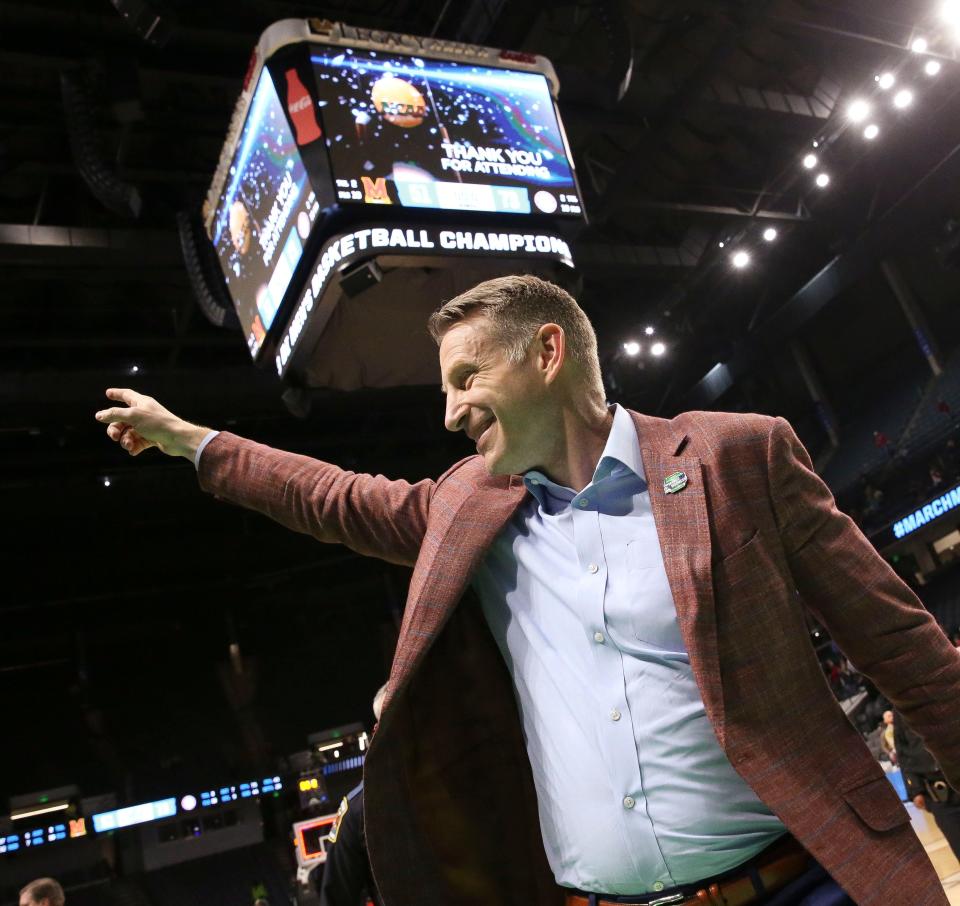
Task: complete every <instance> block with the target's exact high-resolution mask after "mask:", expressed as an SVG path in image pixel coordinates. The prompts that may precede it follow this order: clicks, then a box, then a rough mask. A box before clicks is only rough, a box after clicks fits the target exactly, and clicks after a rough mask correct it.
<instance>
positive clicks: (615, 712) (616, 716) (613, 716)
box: [610, 708, 620, 720]
mask: <svg viewBox="0 0 960 906" xmlns="http://www.w3.org/2000/svg"><path fill="white" fill-rule="evenodd" d="M610 720H620V712H619V711H618V710H617V709H616V708H614V709H613V710H612V711H611V712H610Z"/></svg>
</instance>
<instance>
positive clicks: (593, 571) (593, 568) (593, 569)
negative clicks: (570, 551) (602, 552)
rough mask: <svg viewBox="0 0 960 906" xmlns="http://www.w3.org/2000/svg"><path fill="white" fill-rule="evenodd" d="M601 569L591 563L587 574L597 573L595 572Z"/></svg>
mask: <svg viewBox="0 0 960 906" xmlns="http://www.w3.org/2000/svg"><path fill="white" fill-rule="evenodd" d="M599 569H600V567H599V566H597V564H596V563H591V564H590V565H589V566H588V567H587V572H591V573H595V572H597V570H599Z"/></svg>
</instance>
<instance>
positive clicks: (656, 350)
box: [650, 343, 667, 356]
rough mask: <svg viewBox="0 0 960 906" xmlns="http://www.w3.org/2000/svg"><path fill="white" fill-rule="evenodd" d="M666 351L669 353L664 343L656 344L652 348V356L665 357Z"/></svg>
mask: <svg viewBox="0 0 960 906" xmlns="http://www.w3.org/2000/svg"><path fill="white" fill-rule="evenodd" d="M666 351H667V347H666V346H664V345H663V343H654V344H653V346H651V347H650V354H651V355H657V356H660V355H663V354H664V353H665V352H666Z"/></svg>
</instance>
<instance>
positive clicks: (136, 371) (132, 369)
mask: <svg viewBox="0 0 960 906" xmlns="http://www.w3.org/2000/svg"><path fill="white" fill-rule="evenodd" d="M139 373H140V366H139V365H131V366H130V374H139Z"/></svg>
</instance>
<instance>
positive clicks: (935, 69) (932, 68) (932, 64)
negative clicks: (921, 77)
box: [923, 60, 941, 76]
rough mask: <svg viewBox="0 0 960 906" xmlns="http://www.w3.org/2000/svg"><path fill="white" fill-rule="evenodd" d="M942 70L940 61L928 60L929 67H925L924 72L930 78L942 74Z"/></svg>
mask: <svg viewBox="0 0 960 906" xmlns="http://www.w3.org/2000/svg"><path fill="white" fill-rule="evenodd" d="M940 68H941V67H940V61H939V60H927V65H926V66H924V67H923V71H924V72H925V73H926V74H927V75H928V76H935V75H937V74H938V73H939V72H940Z"/></svg>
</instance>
